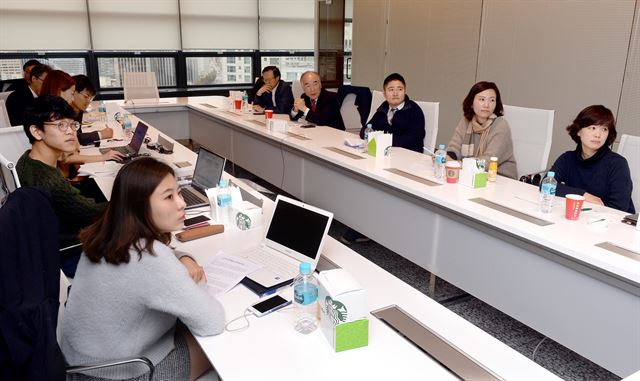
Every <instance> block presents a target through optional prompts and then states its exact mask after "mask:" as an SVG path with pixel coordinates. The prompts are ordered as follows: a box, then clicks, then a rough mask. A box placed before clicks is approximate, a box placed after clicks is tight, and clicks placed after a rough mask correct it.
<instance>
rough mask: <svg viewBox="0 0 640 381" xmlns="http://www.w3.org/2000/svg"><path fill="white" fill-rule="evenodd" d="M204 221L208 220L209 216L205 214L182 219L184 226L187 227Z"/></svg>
mask: <svg viewBox="0 0 640 381" xmlns="http://www.w3.org/2000/svg"><path fill="white" fill-rule="evenodd" d="M205 221H209V217H207V216H195V217H191V218H187V219H186V220H184V226H185V227H189V226H191V225H195V224H202V223H203V222H205Z"/></svg>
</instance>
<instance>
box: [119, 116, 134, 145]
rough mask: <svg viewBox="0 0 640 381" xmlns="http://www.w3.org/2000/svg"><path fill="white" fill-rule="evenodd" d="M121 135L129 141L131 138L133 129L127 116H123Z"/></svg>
mask: <svg viewBox="0 0 640 381" xmlns="http://www.w3.org/2000/svg"><path fill="white" fill-rule="evenodd" d="M122 133H123V134H124V137H125V139H131V137H132V136H133V129H132V128H131V120H129V114H124V121H123V122H122Z"/></svg>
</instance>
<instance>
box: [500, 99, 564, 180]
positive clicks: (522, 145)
mask: <svg viewBox="0 0 640 381" xmlns="http://www.w3.org/2000/svg"><path fill="white" fill-rule="evenodd" d="M554 114H555V111H554V110H542V109H535V108H526V107H517V106H508V105H504V117H505V119H506V120H507V121H508V122H509V126H510V127H511V138H512V139H513V153H514V155H515V158H516V163H517V165H518V177H520V176H522V175H526V174H531V173H537V172H540V171H543V170H545V169H546V168H547V161H548V160H549V151H550V150H551V139H552V138H553V117H554Z"/></svg>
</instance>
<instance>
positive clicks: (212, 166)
mask: <svg viewBox="0 0 640 381" xmlns="http://www.w3.org/2000/svg"><path fill="white" fill-rule="evenodd" d="M226 161H227V159H225V158H224V157H222V156H220V155H217V154H215V153H213V152H211V151H210V150H208V149H206V148H204V147H202V146H200V151H199V152H198V160H197V161H196V169H195V171H194V172H193V180H192V181H191V184H190V185H188V186H186V187H184V188H182V198H183V199H184V202H186V203H187V209H192V208H199V207H201V206H208V205H209V198H208V197H207V192H206V190H207V189H209V188H215V187H216V186H217V185H218V182H219V181H220V177H222V172H223V171H224V164H225V162H226Z"/></svg>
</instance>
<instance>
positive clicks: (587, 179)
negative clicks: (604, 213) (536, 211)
mask: <svg viewBox="0 0 640 381" xmlns="http://www.w3.org/2000/svg"><path fill="white" fill-rule="evenodd" d="M567 132H568V133H569V136H571V139H573V141H574V142H576V144H577V145H576V149H575V150H573V151H567V152H565V153H563V154H562V155H560V157H558V159H557V160H556V162H555V163H553V166H552V167H551V171H554V172H555V178H556V180H557V181H558V187H557V188H556V195H557V196H561V197H564V196H565V195H567V194H578V195H583V196H584V198H585V200H586V201H588V202H591V203H594V204H600V205H605V206H608V207H610V208H614V209H618V210H622V211H626V212H629V213H635V208H634V206H633V201H631V191H632V190H633V183H632V181H631V171H630V170H629V164H628V163H627V160H626V159H625V158H624V157H622V156H621V155H619V154H617V153H615V152H613V151H611V148H610V147H611V145H612V144H613V142H614V141H615V140H616V136H617V132H616V121H615V119H614V117H613V113H612V112H611V110H609V109H608V108H606V107H604V106H602V105H592V106H589V107H586V108H585V109H583V110H582V111H580V113H578V116H576V118H575V119H574V120H573V123H571V124H570V125H569V126H568V127H567Z"/></svg>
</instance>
